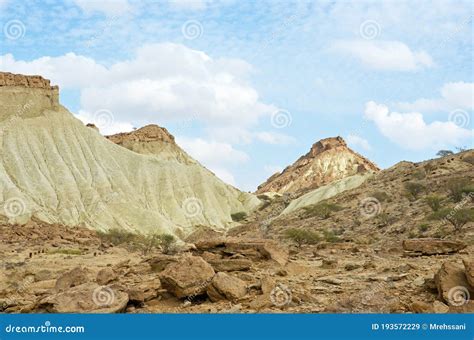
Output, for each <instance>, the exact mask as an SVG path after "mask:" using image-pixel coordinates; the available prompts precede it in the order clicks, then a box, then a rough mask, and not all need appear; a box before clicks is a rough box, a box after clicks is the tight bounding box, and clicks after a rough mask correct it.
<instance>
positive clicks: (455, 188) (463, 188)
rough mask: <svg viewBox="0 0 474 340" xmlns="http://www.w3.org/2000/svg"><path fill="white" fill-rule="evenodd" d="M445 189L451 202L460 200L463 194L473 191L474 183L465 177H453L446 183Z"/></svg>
mask: <svg viewBox="0 0 474 340" xmlns="http://www.w3.org/2000/svg"><path fill="white" fill-rule="evenodd" d="M446 189H447V190H448V192H449V196H450V197H451V199H452V200H453V202H456V203H457V202H460V201H461V200H462V199H463V195H466V194H469V193H471V192H474V183H472V182H471V181H470V180H468V179H467V178H453V179H451V180H449V181H448V182H447V183H446Z"/></svg>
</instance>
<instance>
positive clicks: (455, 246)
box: [403, 238, 466, 255]
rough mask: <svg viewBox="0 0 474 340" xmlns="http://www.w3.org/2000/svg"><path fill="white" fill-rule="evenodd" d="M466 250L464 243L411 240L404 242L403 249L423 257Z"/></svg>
mask: <svg viewBox="0 0 474 340" xmlns="http://www.w3.org/2000/svg"><path fill="white" fill-rule="evenodd" d="M464 248H466V245H465V244H464V243H462V242H457V241H448V240H438V239H427V238H426V239H425V238H423V239H410V240H404V241H403V249H404V250H406V251H409V252H415V253H420V254H423V255H437V254H451V253H456V252H458V251H460V250H462V249H464Z"/></svg>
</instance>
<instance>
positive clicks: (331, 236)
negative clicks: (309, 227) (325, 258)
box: [323, 230, 340, 243]
mask: <svg viewBox="0 0 474 340" xmlns="http://www.w3.org/2000/svg"><path fill="white" fill-rule="evenodd" d="M323 235H324V240H325V241H326V242H330V243H336V242H339V241H340V238H339V237H338V236H337V235H336V234H335V233H334V232H333V231H332V230H324V231H323Z"/></svg>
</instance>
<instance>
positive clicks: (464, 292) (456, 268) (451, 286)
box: [435, 262, 474, 307]
mask: <svg viewBox="0 0 474 340" xmlns="http://www.w3.org/2000/svg"><path fill="white" fill-rule="evenodd" d="M464 269H465V268H463V266H462V265H458V264H457V263H456V262H445V263H443V264H442V266H441V269H440V270H439V271H438V273H436V275H435V282H436V287H437V288H438V292H439V297H440V299H441V300H443V301H445V302H446V303H447V304H448V305H450V306H454V307H460V306H463V305H466V304H468V302H469V300H470V299H473V298H474V287H473V286H471V285H470V284H469V282H468V280H467V278H466V273H465V270H464Z"/></svg>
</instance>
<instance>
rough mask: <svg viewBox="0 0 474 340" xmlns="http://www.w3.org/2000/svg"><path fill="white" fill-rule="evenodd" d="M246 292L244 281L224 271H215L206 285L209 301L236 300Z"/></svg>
mask: <svg viewBox="0 0 474 340" xmlns="http://www.w3.org/2000/svg"><path fill="white" fill-rule="evenodd" d="M246 294H247V286H246V284H245V282H244V281H242V280H240V279H238V278H236V277H233V276H230V275H228V274H226V273H217V274H216V276H214V278H213V279H212V282H211V284H210V285H209V286H208V287H207V295H208V296H209V299H210V300H211V301H214V302H215V301H219V300H229V301H236V300H238V299H241V298H243V297H244V296H245V295H246Z"/></svg>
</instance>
